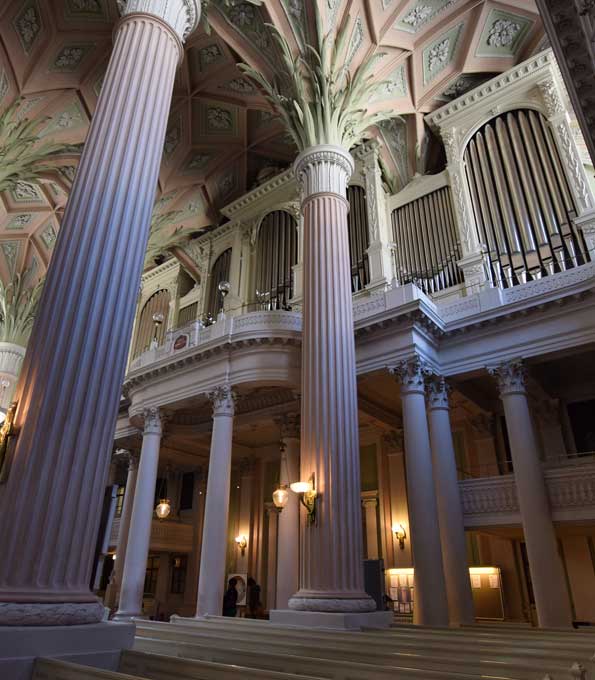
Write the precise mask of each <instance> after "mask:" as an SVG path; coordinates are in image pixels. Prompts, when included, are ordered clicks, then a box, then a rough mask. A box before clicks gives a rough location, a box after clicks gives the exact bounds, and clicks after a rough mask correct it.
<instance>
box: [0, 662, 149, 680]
mask: <svg viewBox="0 0 595 680" xmlns="http://www.w3.org/2000/svg"><path fill="white" fill-rule="evenodd" d="M6 680H9V678H6ZM31 680H143V678H142V677H139V676H138V675H126V674H124V673H120V672H116V671H106V670H104V669H102V668H92V667H91V666H82V665H81V664H78V663H71V662H69V661H60V660H59V659H36V660H35V665H34V667H33V675H32V676H31Z"/></svg>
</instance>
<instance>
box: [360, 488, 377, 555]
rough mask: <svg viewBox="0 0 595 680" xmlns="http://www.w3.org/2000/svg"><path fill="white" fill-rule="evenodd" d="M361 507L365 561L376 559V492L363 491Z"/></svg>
mask: <svg viewBox="0 0 595 680" xmlns="http://www.w3.org/2000/svg"><path fill="white" fill-rule="evenodd" d="M362 507H363V508H364V516H365V518H366V559H368V560H377V559H378V514H377V513H378V510H377V508H378V492H377V491H364V492H363V493H362Z"/></svg>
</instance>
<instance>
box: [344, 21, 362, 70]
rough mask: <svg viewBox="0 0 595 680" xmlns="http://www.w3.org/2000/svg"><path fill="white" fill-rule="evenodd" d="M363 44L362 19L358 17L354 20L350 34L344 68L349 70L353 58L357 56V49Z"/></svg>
mask: <svg viewBox="0 0 595 680" xmlns="http://www.w3.org/2000/svg"><path fill="white" fill-rule="evenodd" d="M363 42H364V26H363V21H362V18H361V17H358V18H357V19H356V20H355V24H354V26H353V33H352V34H351V42H350V45H349V51H348V52H347V57H346V58H345V66H346V68H349V67H350V66H351V62H352V61H353V58H354V57H355V55H356V54H357V51H358V50H359V48H360V47H361V46H362V43H363Z"/></svg>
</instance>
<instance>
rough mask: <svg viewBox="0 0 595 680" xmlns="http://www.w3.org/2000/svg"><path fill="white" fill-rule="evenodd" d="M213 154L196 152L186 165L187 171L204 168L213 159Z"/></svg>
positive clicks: (185, 169)
mask: <svg viewBox="0 0 595 680" xmlns="http://www.w3.org/2000/svg"><path fill="white" fill-rule="evenodd" d="M212 158H213V157H212V155H211V154H208V153H195V154H193V155H192V156H191V157H190V160H189V161H188V162H187V163H186V166H185V167H184V171H185V172H197V171H200V170H204V169H205V168H206V167H207V165H208V164H209V163H210V162H211V160H212Z"/></svg>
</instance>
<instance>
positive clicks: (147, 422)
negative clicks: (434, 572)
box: [143, 407, 163, 435]
mask: <svg viewBox="0 0 595 680" xmlns="http://www.w3.org/2000/svg"><path fill="white" fill-rule="evenodd" d="M143 417H144V426H143V434H158V435H161V434H162V432H163V418H162V414H161V411H160V410H159V409H158V408H154V407H150V408H146V409H144V411H143Z"/></svg>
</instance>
